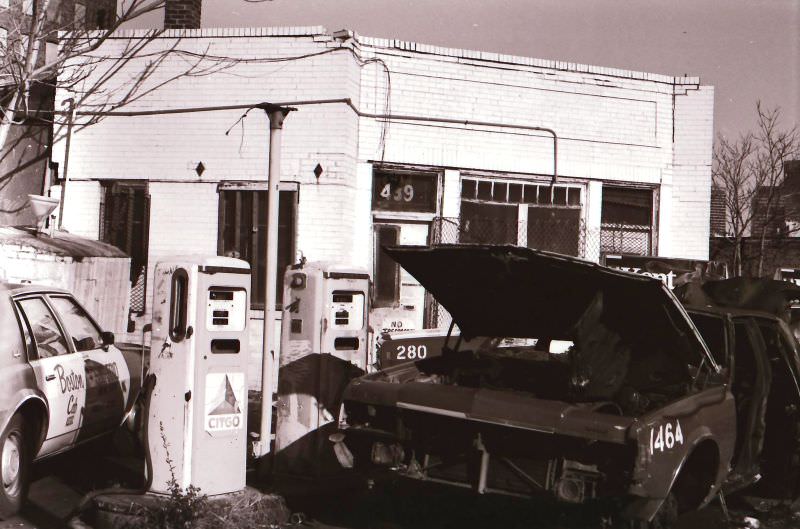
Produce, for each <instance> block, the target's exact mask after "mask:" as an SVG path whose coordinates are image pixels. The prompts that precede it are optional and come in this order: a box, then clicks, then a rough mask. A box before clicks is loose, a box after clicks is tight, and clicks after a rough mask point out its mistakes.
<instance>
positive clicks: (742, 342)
mask: <svg viewBox="0 0 800 529" xmlns="http://www.w3.org/2000/svg"><path fill="white" fill-rule="evenodd" d="M733 330H734V349H733V354H734V361H733V383H732V384H731V393H733V396H734V398H735V399H736V444H735V448H734V455H733V468H734V476H732V478H731V480H732V481H734V482H735V481H737V480H743V481H745V482H747V481H750V480H751V479H752V478H753V477H754V476H756V474H758V473H759V471H760V465H759V456H760V454H761V450H762V446H763V443H764V434H765V429H766V409H767V397H768V395H769V388H770V383H771V380H772V373H771V369H770V364H769V360H768V359H767V357H766V354H765V352H764V342H763V340H762V339H761V334H760V333H759V331H758V328H757V326H756V325H755V324H754V323H753V322H752V321H751V320H749V319H739V320H734V327H733Z"/></svg>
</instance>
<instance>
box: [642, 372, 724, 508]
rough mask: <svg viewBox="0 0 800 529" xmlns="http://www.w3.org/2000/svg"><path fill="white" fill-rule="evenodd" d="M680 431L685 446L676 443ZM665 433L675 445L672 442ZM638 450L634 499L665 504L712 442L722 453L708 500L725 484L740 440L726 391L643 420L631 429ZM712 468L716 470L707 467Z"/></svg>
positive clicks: (680, 402) (681, 402) (705, 394)
mask: <svg viewBox="0 0 800 529" xmlns="http://www.w3.org/2000/svg"><path fill="white" fill-rule="evenodd" d="M678 426H680V437H681V438H682V440H681V441H678V440H677V439H676V437H677V430H678ZM667 430H670V431H671V438H672V441H671V442H668V441H667V438H668V437H669V436H668V435H667ZM631 436H632V437H633V438H634V439H635V441H636V443H637V445H638V457H637V461H636V466H635V470H634V479H633V483H632V486H631V493H632V494H634V495H635V496H641V497H646V498H651V499H657V500H663V499H664V498H666V497H667V495H668V494H669V492H670V490H671V488H672V485H673V484H674V483H675V480H676V479H677V477H678V474H679V473H680V471H681V469H682V467H683V465H684V463H685V462H686V460H687V459H688V457H689V456H690V455H691V453H692V451H693V450H694V448H695V447H696V446H697V445H699V444H700V443H701V442H703V441H705V440H711V441H712V442H714V443H715V444H716V446H717V449H718V450H719V461H718V465H717V469H716V480H715V483H714V486H713V487H712V488H711V490H710V492H709V495H708V497H707V498H706V500H708V499H709V498H710V497H712V496H713V494H715V493H716V491H717V489H718V487H719V486H721V484H722V482H723V481H724V480H725V478H726V476H727V474H728V470H729V466H730V461H731V457H732V456H733V447H734V442H735V437H736V408H735V404H734V399H733V395H732V394H731V393H730V391H728V388H727V386H715V387H712V388H709V389H706V390H704V391H700V392H698V393H695V394H692V395H689V396H687V397H684V398H683V399H680V400H678V401H675V402H673V403H670V404H668V405H667V406H665V407H663V408H661V409H659V410H657V411H655V412H652V413H650V414H647V415H645V416H644V417H642V418H640V420H639V424H638V425H637V426H634V427H633V428H632V429H631ZM709 464H712V463H711V462H709Z"/></svg>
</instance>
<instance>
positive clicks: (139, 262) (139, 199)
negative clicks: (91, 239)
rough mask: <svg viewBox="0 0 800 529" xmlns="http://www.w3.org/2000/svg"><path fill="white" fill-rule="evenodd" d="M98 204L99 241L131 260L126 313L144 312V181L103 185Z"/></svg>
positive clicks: (147, 201) (146, 213)
mask: <svg viewBox="0 0 800 529" xmlns="http://www.w3.org/2000/svg"><path fill="white" fill-rule="evenodd" d="M103 187H104V188H105V197H104V199H103V202H102V203H101V205H100V211H101V215H100V240H102V241H103V242H107V243H109V244H113V245H114V246H116V247H117V248H119V249H120V250H122V251H123V252H125V253H126V254H128V255H129V256H130V258H131V275H130V280H131V300H130V311H131V312H133V313H136V314H141V313H143V312H144V308H145V298H146V297H147V294H146V290H147V288H146V287H147V285H146V283H147V252H148V235H149V230H150V226H149V223H150V195H149V194H148V193H147V184H146V183H145V182H104V183H103Z"/></svg>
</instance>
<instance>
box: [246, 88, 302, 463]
mask: <svg viewBox="0 0 800 529" xmlns="http://www.w3.org/2000/svg"><path fill="white" fill-rule="evenodd" d="M256 108H260V109H261V110H263V111H264V112H266V114H267V117H269V169H268V171H269V173H268V175H267V245H266V246H267V248H266V254H265V255H264V259H265V264H266V267H265V268H266V277H265V278H264V337H263V342H262V343H263V356H262V359H261V427H260V429H259V438H258V441H256V442H255V443H253V454H254V455H255V456H256V457H263V456H265V455H267V454H268V453H269V452H270V440H271V438H272V386H273V385H274V381H273V377H272V374H273V372H274V369H275V365H276V362H277V357H276V355H275V350H276V344H277V340H276V338H277V336H276V335H275V331H274V323H275V319H276V311H275V300H276V282H277V278H278V193H279V192H280V191H279V187H280V182H281V133H282V131H283V120H284V119H285V118H286V116H287V115H288V114H289V112H291V111H292V110H296V109H294V108H291V107H281V106H278V105H273V104H271V103H261V104H259V105H256Z"/></svg>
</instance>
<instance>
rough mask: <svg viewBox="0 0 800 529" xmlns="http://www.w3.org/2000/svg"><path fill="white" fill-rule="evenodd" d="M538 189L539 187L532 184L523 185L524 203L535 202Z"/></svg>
mask: <svg viewBox="0 0 800 529" xmlns="http://www.w3.org/2000/svg"><path fill="white" fill-rule="evenodd" d="M538 189H539V186H532V185H526V186H525V203H526V204H536V202H537V200H538V199H537V198H536V195H537V191H538Z"/></svg>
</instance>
